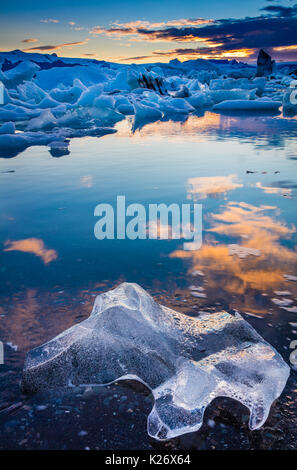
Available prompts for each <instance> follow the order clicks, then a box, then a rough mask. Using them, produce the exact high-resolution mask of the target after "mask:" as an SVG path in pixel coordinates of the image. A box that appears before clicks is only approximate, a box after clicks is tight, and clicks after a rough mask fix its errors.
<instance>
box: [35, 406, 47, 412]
mask: <svg viewBox="0 0 297 470" xmlns="http://www.w3.org/2000/svg"><path fill="white" fill-rule="evenodd" d="M46 409H47V406H46V405H38V406H36V410H37V411H43V410H46Z"/></svg>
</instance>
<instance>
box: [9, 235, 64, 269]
mask: <svg viewBox="0 0 297 470" xmlns="http://www.w3.org/2000/svg"><path fill="white" fill-rule="evenodd" d="M4 245H5V247H6V248H4V250H3V251H22V252H24V253H33V254H34V255H35V256H39V257H40V258H41V259H42V261H43V262H44V264H48V263H51V262H52V261H54V260H55V259H57V258H58V253H57V252H56V250H51V249H48V248H46V246H45V244H44V242H43V240H40V239H39V238H25V239H24V240H17V241H10V240H7V241H6V242H5V243H4Z"/></svg>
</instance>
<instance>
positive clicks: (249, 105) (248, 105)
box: [213, 99, 282, 111]
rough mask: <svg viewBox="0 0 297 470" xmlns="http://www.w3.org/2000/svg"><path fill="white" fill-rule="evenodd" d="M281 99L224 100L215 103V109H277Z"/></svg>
mask: <svg viewBox="0 0 297 470" xmlns="http://www.w3.org/2000/svg"><path fill="white" fill-rule="evenodd" d="M281 105H282V103H281V101H272V100H268V99H267V100H260V99H259V100H226V101H222V102H221V103H218V104H215V105H214V107H213V109H214V110H215V111H278V109H279V108H280V107H281Z"/></svg>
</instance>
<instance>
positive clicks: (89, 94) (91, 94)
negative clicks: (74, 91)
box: [76, 83, 102, 106]
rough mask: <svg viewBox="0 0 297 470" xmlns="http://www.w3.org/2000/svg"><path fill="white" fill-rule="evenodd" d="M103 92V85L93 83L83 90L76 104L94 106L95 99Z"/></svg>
mask: <svg viewBox="0 0 297 470" xmlns="http://www.w3.org/2000/svg"><path fill="white" fill-rule="evenodd" d="M101 93H102V85H101V84H100V83H99V84H97V85H92V86H90V87H89V88H87V89H86V90H84V91H83V92H82V94H81V95H80V97H79V99H78V100H77V102H76V106H93V103H94V101H95V99H96V98H97V97H98V96H100V95H101Z"/></svg>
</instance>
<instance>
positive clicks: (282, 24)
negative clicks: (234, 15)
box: [138, 17, 297, 50]
mask: <svg viewBox="0 0 297 470" xmlns="http://www.w3.org/2000/svg"><path fill="white" fill-rule="evenodd" d="M296 31H297V18H294V17H287V18H281V17H268V18H265V17H257V18H244V19H239V20H237V19H226V20H220V21H217V22H216V23H214V24H211V25H206V26H202V27H199V28H195V27H193V28H166V29H165V30H163V29H160V30H153V31H152V30H146V29H143V28H142V29H139V30H138V32H139V34H141V35H142V36H146V37H147V38H148V39H149V38H152V39H153V40H158V39H159V40H164V39H166V40H168V41H180V42H183V41H190V42H191V41H194V40H196V41H197V40H199V41H201V42H202V43H205V45H207V46H210V47H211V46H213V47H215V48H216V49H217V50H220V49H221V50H233V49H250V48H259V47H274V46H287V45H288V46H289V45H292V44H295V43H296V42H297V38H296Z"/></svg>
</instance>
